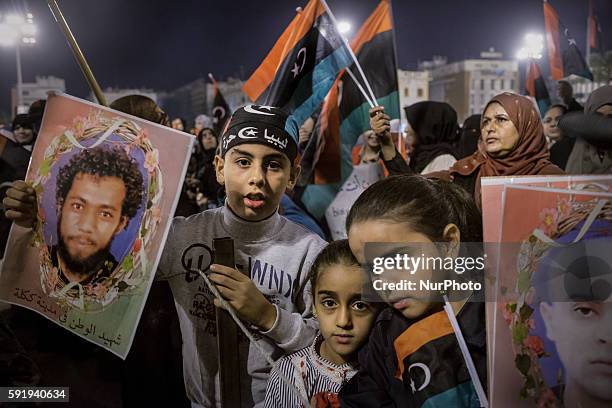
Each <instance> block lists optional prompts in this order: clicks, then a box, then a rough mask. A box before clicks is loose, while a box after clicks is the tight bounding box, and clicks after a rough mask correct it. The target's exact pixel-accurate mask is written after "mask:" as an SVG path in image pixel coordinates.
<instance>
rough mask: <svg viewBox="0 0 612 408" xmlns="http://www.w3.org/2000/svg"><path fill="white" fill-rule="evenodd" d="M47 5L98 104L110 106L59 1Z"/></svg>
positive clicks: (48, 1) (48, 0)
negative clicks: (58, 3)
mask: <svg viewBox="0 0 612 408" xmlns="http://www.w3.org/2000/svg"><path fill="white" fill-rule="evenodd" d="M47 4H48V5H49V8H50V9H51V13H52V14H53V17H54V18H55V21H56V22H57V24H58V25H59V26H60V28H61V29H62V31H63V32H64V35H65V36H66V39H67V40H68V43H69V44H70V48H71V49H72V53H73V54H74V57H75V58H76V60H77V62H78V63H79V66H80V67H81V71H83V75H85V79H87V83H89V87H90V88H91V90H92V91H93V93H94V94H95V95H96V98H97V99H98V103H99V104H100V105H103V106H108V104H107V103H106V98H105V97H104V94H103V93H102V89H100V85H98V82H97V81H96V78H95V77H94V75H93V72H92V71H91V68H90V67H89V64H88V63H87V60H86V59H85V55H83V52H82V51H81V48H80V47H79V44H78V43H77V41H76V39H75V38H74V35H72V31H70V27H68V23H67V22H66V19H65V18H64V15H63V14H62V11H61V10H60V8H59V6H58V5H57V1H56V0H47Z"/></svg>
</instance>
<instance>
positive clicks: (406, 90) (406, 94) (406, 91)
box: [404, 88, 410, 98]
mask: <svg viewBox="0 0 612 408" xmlns="http://www.w3.org/2000/svg"><path fill="white" fill-rule="evenodd" d="M404 96H405V97H406V98H408V97H409V96H410V89H409V88H404Z"/></svg>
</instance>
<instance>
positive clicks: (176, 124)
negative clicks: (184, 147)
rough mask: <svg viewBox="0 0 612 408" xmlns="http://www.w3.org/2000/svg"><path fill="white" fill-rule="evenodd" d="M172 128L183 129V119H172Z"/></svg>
mask: <svg viewBox="0 0 612 408" xmlns="http://www.w3.org/2000/svg"><path fill="white" fill-rule="evenodd" d="M172 129H176V130H185V127H184V126H183V121H182V120H180V119H174V120H173V121H172Z"/></svg>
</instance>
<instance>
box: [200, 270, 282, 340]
mask: <svg viewBox="0 0 612 408" xmlns="http://www.w3.org/2000/svg"><path fill="white" fill-rule="evenodd" d="M210 270H211V271H212V273H211V274H210V275H209V277H210V280H211V281H212V282H213V283H215V284H216V285H217V289H219V292H221V295H222V296H223V297H224V298H225V300H227V301H228V303H229V304H230V305H232V307H233V308H234V309H235V310H236V313H237V314H238V316H239V317H240V319H241V320H243V321H245V322H248V323H250V324H254V325H255V326H257V327H259V328H260V329H261V330H262V331H268V330H270V329H271V328H272V326H273V325H274V322H275V321H276V308H275V307H274V306H273V305H272V304H271V303H270V302H268V300H267V299H266V298H265V297H264V295H263V294H262V293H261V292H260V291H259V289H257V286H255V283H253V281H252V280H251V279H250V278H249V277H248V276H246V275H244V274H242V273H240V271H238V270H236V269H234V268H230V267H227V266H223V265H217V264H213V265H211V266H210ZM214 302H215V306H217V307H222V306H221V302H219V300H218V299H215V300H214Z"/></svg>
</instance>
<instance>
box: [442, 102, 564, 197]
mask: <svg viewBox="0 0 612 408" xmlns="http://www.w3.org/2000/svg"><path fill="white" fill-rule="evenodd" d="M493 102H497V103H499V104H500V105H501V106H502V107H503V108H504V109H505V110H506V112H507V113H508V116H509V117H510V120H511V121H512V123H514V126H515V127H516V129H517V131H518V133H519V140H518V143H517V145H516V146H515V148H514V150H513V151H512V152H510V154H508V155H507V156H505V157H503V158H498V159H496V158H493V157H491V156H489V155H488V154H487V153H486V151H485V150H484V148H483V147H482V146H480V147H479V149H478V151H477V152H476V153H474V154H472V155H471V156H468V157H466V158H465V159H462V160H459V161H458V162H456V163H455V164H454V165H453V167H451V168H450V169H449V173H450V176H451V177H452V176H453V174H460V175H463V176H468V175H470V174H473V173H474V172H475V171H478V175H477V177H476V186H475V188H474V199H475V200H476V204H477V205H478V206H479V207H480V178H481V177H489V176H518V175H538V174H563V171H562V170H561V169H560V168H558V167H557V166H555V165H554V164H552V163H551V162H550V155H549V153H548V147H547V146H546V139H545V138H544V128H543V127H542V121H541V120H540V115H539V114H538V112H537V111H536V109H535V107H534V105H533V103H532V102H531V101H530V100H529V99H528V98H526V97H524V96H520V95H517V94H513V93H510V92H504V93H501V94H499V95H497V96H495V97H493V99H491V100H490V101H489V103H488V104H487V106H485V109H484V110H483V112H484V111H486V110H487V108H488V107H489V105H490V104H492V103H493ZM483 117H484V115H483ZM481 128H482V122H481Z"/></svg>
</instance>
